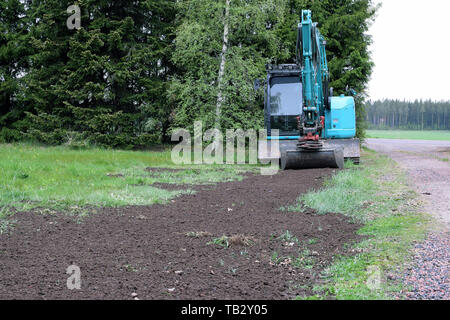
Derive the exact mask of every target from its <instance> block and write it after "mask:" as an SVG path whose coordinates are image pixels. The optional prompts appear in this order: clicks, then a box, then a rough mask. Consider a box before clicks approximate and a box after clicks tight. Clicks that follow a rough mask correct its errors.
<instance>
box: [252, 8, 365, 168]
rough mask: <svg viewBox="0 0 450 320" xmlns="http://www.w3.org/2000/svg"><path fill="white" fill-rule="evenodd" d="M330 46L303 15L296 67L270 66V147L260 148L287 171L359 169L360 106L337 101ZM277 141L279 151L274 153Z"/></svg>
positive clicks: (265, 157)
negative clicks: (329, 60)
mask: <svg viewBox="0 0 450 320" xmlns="http://www.w3.org/2000/svg"><path fill="white" fill-rule="evenodd" d="M325 46H326V41H325V39H324V38H323V36H322V35H321V34H320V32H319V30H318V28H317V23H313V22H312V20H311V11H309V10H304V11H302V22H301V23H300V24H299V25H298V36H297V46H296V48H297V50H296V51H297V52H296V63H295V64H284V65H268V66H267V80H266V81H264V83H265V85H264V87H265V94H264V110H265V126H266V129H267V139H268V140H269V141H265V142H264V143H266V144H267V145H268V148H261V147H260V148H259V154H258V156H259V158H260V160H265V161H267V160H274V159H279V160H280V166H281V169H283V170H287V169H310V168H327V167H331V168H343V167H344V160H352V161H353V162H355V163H359V158H360V141H359V139H356V138H355V136H356V114H355V100H354V98H353V97H352V96H344V95H341V96H333V89H332V88H329V86H328V82H329V72H328V65H327V57H326V51H325ZM255 84H256V87H258V86H260V85H261V82H260V81H257V82H256V83H255ZM352 91H353V90H352ZM276 133H278V134H276ZM274 140H278V141H277V142H278V144H279V150H276V151H274V150H272V146H271V144H274Z"/></svg>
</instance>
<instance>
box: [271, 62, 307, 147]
mask: <svg viewBox="0 0 450 320" xmlns="http://www.w3.org/2000/svg"><path fill="white" fill-rule="evenodd" d="M267 71H268V73H267V74H268V76H267V86H266V93H265V103H264V114H265V125H266V128H267V135H268V137H271V136H272V130H275V129H276V130H278V132H279V137H280V138H279V139H283V140H296V139H298V137H299V134H298V117H299V111H301V110H302V83H301V81H300V79H301V75H300V74H301V69H300V68H299V66H297V65H295V64H294V65H280V66H273V65H270V66H267Z"/></svg>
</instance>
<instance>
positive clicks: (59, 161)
mask: <svg viewBox="0 0 450 320" xmlns="http://www.w3.org/2000/svg"><path fill="white" fill-rule="evenodd" d="M0 155H1V157H0V210H1V209H2V208H3V210H6V209H8V208H15V209H17V210H29V209H32V208H36V207H42V208H52V209H59V210H75V211H77V210H79V209H80V208H82V207H88V206H96V207H99V206H101V207H108V206H124V205H150V204H154V203H164V202H166V201H168V200H169V199H172V198H174V197H176V196H177V195H179V194H182V193H189V192H192V191H190V190H189V187H186V190H181V191H167V190H164V189H161V188H157V187H153V186H152V184H153V183H173V184H211V183H216V182H220V181H232V180H239V179H242V176H241V175H240V173H241V172H244V171H246V170H251V168H250V167H243V166H216V165H211V166H206V165H205V166H196V167H190V166H178V167H177V166H175V165H174V164H173V163H172V161H171V155H170V150H169V149H167V150H165V151H159V152H156V151H155V152H133V151H117V150H103V149H88V150H72V149H69V148H66V147H40V146H35V145H28V144H16V145H10V144H1V145H0ZM148 167H170V168H178V169H182V170H180V171H173V172H172V171H159V172H154V171H153V172H149V171H146V170H145V169H146V168H148Z"/></svg>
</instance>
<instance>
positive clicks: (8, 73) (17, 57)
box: [0, 0, 30, 142]
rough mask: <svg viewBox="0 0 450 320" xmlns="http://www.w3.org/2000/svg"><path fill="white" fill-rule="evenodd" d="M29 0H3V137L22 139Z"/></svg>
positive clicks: (0, 111) (0, 96)
mask: <svg viewBox="0 0 450 320" xmlns="http://www.w3.org/2000/svg"><path fill="white" fill-rule="evenodd" d="M27 5H28V1H20V0H4V1H2V2H0V141H6V142H12V141H16V140H19V139H20V138H21V135H20V132H19V130H20V127H21V125H23V124H21V123H20V121H19V120H21V119H22V118H23V111H24V105H23V101H22V100H23V99H22V90H23V82H22V78H23V76H24V74H25V73H26V72H27V69H28V67H29V63H28V62H29V60H28V56H29V54H30V50H29V45H28V43H27V40H28V27H29V21H28V20H27V19H26V15H25V12H26V9H27Z"/></svg>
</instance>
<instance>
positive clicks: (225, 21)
mask: <svg viewBox="0 0 450 320" xmlns="http://www.w3.org/2000/svg"><path fill="white" fill-rule="evenodd" d="M229 17H230V0H225V17H224V19H223V46H222V53H221V61H220V67H219V77H218V80H217V86H218V93H217V104H216V125H215V127H216V129H220V116H221V113H222V104H223V92H222V82H223V76H224V74H225V63H226V55H227V51H228V29H229V28H228V23H229V21H228V20H229Z"/></svg>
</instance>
